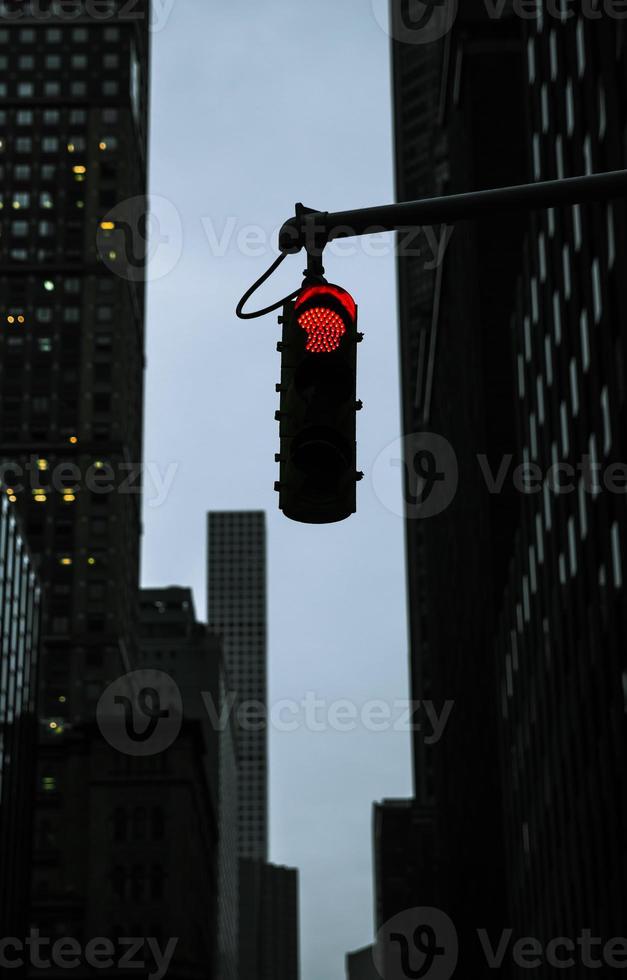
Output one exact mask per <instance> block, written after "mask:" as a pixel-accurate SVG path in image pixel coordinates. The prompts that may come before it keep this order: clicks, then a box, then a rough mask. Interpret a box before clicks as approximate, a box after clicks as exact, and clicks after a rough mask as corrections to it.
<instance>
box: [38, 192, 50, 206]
mask: <svg viewBox="0 0 627 980" xmlns="http://www.w3.org/2000/svg"><path fill="white" fill-rule="evenodd" d="M39 206H40V207H42V208H46V209H47V210H48V209H49V208H53V207H54V201H53V200H52V194H51V193H50V191H42V193H41V194H40V195H39Z"/></svg>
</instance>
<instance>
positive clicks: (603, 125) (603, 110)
mask: <svg viewBox="0 0 627 980" xmlns="http://www.w3.org/2000/svg"><path fill="white" fill-rule="evenodd" d="M606 132H607V106H606V102H605V89H604V88H603V83H602V82H599V139H600V140H602V139H605V134H606Z"/></svg>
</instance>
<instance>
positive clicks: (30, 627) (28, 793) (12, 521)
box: [0, 483, 41, 938]
mask: <svg viewBox="0 0 627 980" xmlns="http://www.w3.org/2000/svg"><path fill="white" fill-rule="evenodd" d="M6 489H7V488H6V487H4V486H3V484H1V483H0V936H2V937H3V938H4V937H6V936H23V935H25V927H26V925H27V912H28V892H29V882H28V876H27V875H25V874H24V869H25V868H27V867H28V865H29V862H30V857H31V833H32V816H33V788H34V781H35V755H34V746H35V739H36V733H37V719H36V714H35V711H36V695H37V667H38V657H39V619H40V598H41V593H40V588H39V583H38V581H37V576H36V574H35V571H34V569H33V563H32V560H31V558H30V555H29V552H28V547H27V545H26V543H25V541H24V537H23V535H22V533H21V531H20V527H19V522H18V520H17V516H16V512H15V507H14V506H13V505H12V504H11V503H9V500H8V498H7V493H6Z"/></svg>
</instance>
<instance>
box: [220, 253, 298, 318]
mask: <svg viewBox="0 0 627 980" xmlns="http://www.w3.org/2000/svg"><path fill="white" fill-rule="evenodd" d="M287 256H288V253H287V252H283V253H282V254H281V255H279V257H278V258H277V259H275V261H274V262H273V263H272V265H271V266H270V268H269V269H268V271H267V272H264V274H263V275H262V276H260V278H259V279H258V280H257V282H256V283H254V284H253V285H252V286H251V287H250V289H249V290H248V292H246V293H244V295H243V296H242V298H241V300H240V301H239V303H238V304H237V309H236V310H235V313H236V315H237V316H238V317H239V318H240V320H254V319H255V318H256V317H258V316H265V315H266V313H272V312H274V310H278V309H280V307H281V306H283V305H284V304H285V303H287V302H288V301H289V300H291V299H294V298H295V297H296V296H298V294H299V293H300V289H296V290H295V291H294V292H293V293H290V295H289V296H284V297H283V299H280V300H279V301H278V302H277V303H273V305H272V306H266V308H265V309H264V310H255V312H254V313H244V312H243V309H244V307H245V306H246V303H247V302H248V300H249V299H250V297H251V296H252V295H253V293H256V292H257V290H258V289H259V287H260V286H263V284H264V282H265V281H266V279H269V278H270V276H271V275H272V273H273V272H275V271H276V270H277V269H278V268H279V266H280V265H281V262H282V261H283V259H286V258H287Z"/></svg>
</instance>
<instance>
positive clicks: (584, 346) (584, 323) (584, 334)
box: [579, 310, 590, 371]
mask: <svg viewBox="0 0 627 980" xmlns="http://www.w3.org/2000/svg"><path fill="white" fill-rule="evenodd" d="M579 329H580V333H581V366H582V368H583V370H584V371H587V370H588V368H589V367H590V339H589V336H588V313H587V311H586V310H583V311H582V314H581V318H580V320H579Z"/></svg>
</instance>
